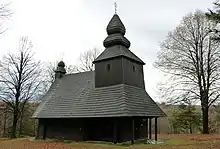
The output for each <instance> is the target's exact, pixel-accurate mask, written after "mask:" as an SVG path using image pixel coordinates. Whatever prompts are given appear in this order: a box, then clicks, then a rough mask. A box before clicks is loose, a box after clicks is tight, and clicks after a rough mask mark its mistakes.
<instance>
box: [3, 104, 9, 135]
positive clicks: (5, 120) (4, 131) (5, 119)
mask: <svg viewBox="0 0 220 149" xmlns="http://www.w3.org/2000/svg"><path fill="white" fill-rule="evenodd" d="M7 114H8V107H7V105H6V106H5V116H4V126H3V127H4V128H3V137H5V136H6V122H7Z"/></svg>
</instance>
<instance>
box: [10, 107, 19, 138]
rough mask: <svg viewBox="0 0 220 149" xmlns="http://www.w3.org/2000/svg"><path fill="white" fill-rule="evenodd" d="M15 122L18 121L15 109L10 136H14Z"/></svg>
mask: <svg viewBox="0 0 220 149" xmlns="http://www.w3.org/2000/svg"><path fill="white" fill-rule="evenodd" d="M17 122H18V113H17V111H15V112H14V116H13V125H12V130H11V138H16V130H17V129H16V128H17Z"/></svg>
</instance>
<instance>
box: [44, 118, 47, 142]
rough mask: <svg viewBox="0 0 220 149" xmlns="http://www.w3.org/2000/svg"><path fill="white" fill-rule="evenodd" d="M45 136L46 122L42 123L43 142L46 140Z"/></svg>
mask: <svg viewBox="0 0 220 149" xmlns="http://www.w3.org/2000/svg"><path fill="white" fill-rule="evenodd" d="M46 134H47V124H46V121H44V122H43V140H45V139H46Z"/></svg>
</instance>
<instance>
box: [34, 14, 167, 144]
mask: <svg viewBox="0 0 220 149" xmlns="http://www.w3.org/2000/svg"><path fill="white" fill-rule="evenodd" d="M125 32H126V30H125V26H124V25H123V23H122V21H121V20H120V18H119V16H118V15H117V14H114V15H113V17H112V18H111V20H110V22H109V24H108V26H107V34H108V36H107V38H106V39H105V40H104V42H103V45H104V47H105V50H104V51H103V52H102V53H101V54H100V55H99V56H98V57H97V58H96V59H95V60H94V62H93V63H94V65H95V70H94V71H89V72H82V73H75V74H65V73H66V71H65V64H64V62H62V61H61V62H59V64H58V66H57V70H56V72H55V73H56V74H55V75H56V79H55V81H54V82H53V84H52V85H51V87H50V89H49V91H48V92H47V93H46V95H45V96H44V97H43V99H42V102H41V103H40V105H39V106H38V108H37V109H36V111H35V113H34V115H33V117H34V118H36V119H38V120H39V125H38V131H37V136H36V137H38V138H43V139H45V138H58V139H71V140H76V141H87V140H93V141H112V142H114V143H117V142H123V141H131V142H132V143H134V140H136V139H139V138H149V139H151V136H152V135H151V134H152V129H151V128H152V119H154V120H155V128H154V130H155V140H157V118H159V117H164V116H166V114H165V113H164V112H163V111H162V110H161V109H160V108H159V106H158V105H157V104H156V103H155V102H154V101H153V99H152V98H151V97H150V96H149V95H148V93H147V92H146V91H145V82H144V73H143V65H144V64H145V63H144V62H143V61H142V60H141V59H140V58H138V57H137V56H136V55H135V54H134V53H132V52H131V51H130V50H129V47H130V41H129V40H128V39H127V38H125V36H124V35H125Z"/></svg>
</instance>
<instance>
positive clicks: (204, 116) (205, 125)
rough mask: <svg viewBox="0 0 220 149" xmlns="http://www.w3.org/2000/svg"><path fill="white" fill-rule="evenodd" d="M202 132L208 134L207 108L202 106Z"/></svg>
mask: <svg viewBox="0 0 220 149" xmlns="http://www.w3.org/2000/svg"><path fill="white" fill-rule="evenodd" d="M202 120H203V121H202V123H203V134H209V108H208V106H202Z"/></svg>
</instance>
